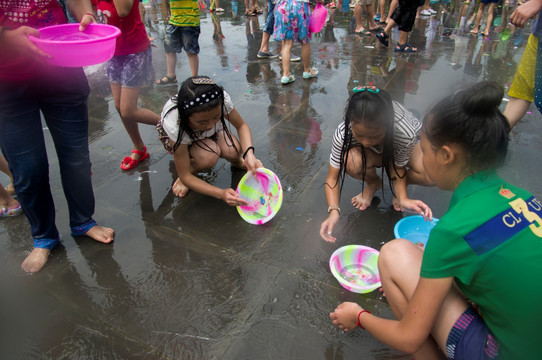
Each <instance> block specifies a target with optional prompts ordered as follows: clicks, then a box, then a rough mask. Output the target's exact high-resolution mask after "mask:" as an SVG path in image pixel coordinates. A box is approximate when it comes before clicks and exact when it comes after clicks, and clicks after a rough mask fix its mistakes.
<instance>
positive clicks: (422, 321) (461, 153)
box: [330, 82, 542, 360]
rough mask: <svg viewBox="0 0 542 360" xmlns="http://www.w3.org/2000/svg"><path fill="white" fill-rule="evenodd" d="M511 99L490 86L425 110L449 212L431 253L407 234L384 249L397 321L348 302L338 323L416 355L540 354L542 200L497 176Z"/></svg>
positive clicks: (429, 168)
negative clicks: (504, 108)
mask: <svg viewBox="0 0 542 360" xmlns="http://www.w3.org/2000/svg"><path fill="white" fill-rule="evenodd" d="M503 95H504V93H503V90H502V88H501V87H500V86H499V85H497V84H495V83H491V82H482V83H479V84H476V85H475V86H473V87H472V88H471V89H468V90H463V91H460V92H457V93H456V94H455V95H453V96H452V97H448V98H446V99H444V100H442V101H441V102H439V103H438V104H437V105H436V106H435V107H434V108H433V109H432V110H431V111H430V112H429V113H428V115H426V118H425V122H424V126H423V129H422V133H421V147H422V151H423V165H424V167H425V170H426V172H427V175H428V176H429V178H430V179H431V180H432V181H433V182H434V183H435V184H436V185H437V186H438V187H439V188H441V189H443V190H452V191H454V194H453V197H452V200H451V204H450V208H449V210H448V212H447V213H446V214H445V215H444V216H443V217H442V218H441V219H440V221H439V223H438V224H437V225H436V226H435V228H434V229H433V231H432V232H431V235H430V237H429V241H428V243H427V246H426V249H425V250H422V249H421V248H420V247H418V246H416V245H414V244H413V243H411V242H410V241H408V240H404V239H396V240H393V241H391V242H389V243H387V244H386V245H384V246H383V247H382V249H381V252H380V257H379V261H378V267H379V271H380V276H381V279H382V286H383V290H384V293H385V294H386V298H387V299H388V302H389V304H390V307H391V310H392V311H393V313H394V315H395V317H396V319H397V320H388V319H383V318H380V317H378V316H375V315H372V314H371V313H370V312H369V311H367V310H364V309H363V308H361V307H360V306H359V305H358V304H355V303H351V302H345V303H342V304H340V305H339V306H338V307H337V308H336V309H335V310H334V311H333V312H332V313H331V314H330V318H331V320H332V322H333V324H335V325H337V326H338V327H339V328H341V329H343V330H345V331H350V330H353V329H355V328H356V327H362V328H364V329H366V330H368V331H369V332H370V333H371V334H372V335H373V336H375V337H376V338H377V339H379V340H380V341H382V342H384V343H386V344H388V345H390V346H392V347H394V348H397V349H399V350H401V351H404V352H407V353H411V354H414V357H415V358H416V359H430V358H431V359H441V358H442V357H443V352H444V353H445V355H446V357H447V358H448V359H469V360H471V359H496V358H499V359H535V358H537V357H538V358H539V356H540V353H539V351H538V342H539V337H540V335H539V332H538V331H537V329H538V328H539V327H540V323H541V322H542V314H540V311H539V304H540V303H542V290H540V287H539V286H537V285H536V283H537V281H536V280H533V279H538V280H539V279H540V278H541V277H542V267H541V266H540V265H539V259H540V257H541V256H542V241H541V240H542V239H541V237H542V231H541V229H540V227H541V224H542V220H541V219H540V215H542V203H541V202H540V201H538V200H537V199H536V198H534V197H533V196H532V195H531V194H529V193H528V192H526V191H524V190H522V189H520V188H517V187H514V186H512V185H510V184H507V183H506V182H505V181H504V180H502V179H500V178H499V177H498V176H497V174H496V172H495V169H496V168H497V167H498V166H499V165H500V164H502V163H503V161H504V159H505V157H506V153H507V147H508V135H509V132H510V125H509V123H508V121H507V119H506V117H505V116H504V115H503V114H502V113H501V111H500V110H499V104H500V102H501V100H502V97H503ZM511 283H513V286H514V287H515V288H518V289H521V292H522V293H521V294H518V292H514V291H511V288H510V286H511V285H510V284H511ZM467 297H468V299H469V300H470V301H467ZM472 302H473V303H475V304H476V305H477V306H476V307H473V306H471V305H470V304H471V303H472ZM480 313H481V314H482V315H483V317H482V316H480Z"/></svg>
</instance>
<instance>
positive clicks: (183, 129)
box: [166, 75, 239, 153]
mask: <svg viewBox="0 0 542 360" xmlns="http://www.w3.org/2000/svg"><path fill="white" fill-rule="evenodd" d="M215 91H217V92H218V94H219V95H218V96H217V97H215V98H213V99H212V100H210V101H208V102H199V99H200V98H202V96H203V97H205V95H206V94H211V93H213V92H215ZM196 99H197V100H198V102H194V100H196ZM172 101H173V103H174V104H175V105H174V106H173V107H172V108H171V109H169V110H168V112H167V113H166V115H167V114H168V113H169V112H170V111H172V110H175V109H177V113H178V114H179V117H178V120H177V123H178V124H179V134H178V135H177V140H175V145H174V146H173V152H175V150H177V148H178V147H179V145H180V144H181V139H182V137H183V134H184V133H186V134H188V137H189V138H190V139H191V140H192V142H193V144H196V145H197V146H199V147H200V148H202V149H204V150H207V151H211V152H214V150H213V149H212V148H210V147H209V146H208V145H206V144H205V143H202V142H201V141H199V140H198V137H197V135H196V133H195V132H194V130H192V128H190V126H189V122H188V120H189V117H190V115H192V114H194V113H197V112H201V111H207V110H211V109H213V108H215V107H217V106H220V111H221V114H220V122H221V123H222V127H223V129H224V130H223V131H224V138H225V139H227V140H229V143H228V141H226V143H228V146H230V144H231V146H233V147H234V148H235V150H236V151H237V152H238V153H239V149H237V147H236V146H235V143H234V141H233V139H232V135H231V132H230V130H229V128H228V126H227V125H226V121H225V120H224V89H223V88H222V87H221V86H219V85H218V84H216V83H215V82H214V81H213V80H212V79H211V78H209V77H208V76H204V75H198V76H192V77H189V78H188V79H186V80H185V81H183V82H182V84H181V87H180V88H179V92H178V93H177V96H174V97H173V98H172ZM192 103H194V104H192Z"/></svg>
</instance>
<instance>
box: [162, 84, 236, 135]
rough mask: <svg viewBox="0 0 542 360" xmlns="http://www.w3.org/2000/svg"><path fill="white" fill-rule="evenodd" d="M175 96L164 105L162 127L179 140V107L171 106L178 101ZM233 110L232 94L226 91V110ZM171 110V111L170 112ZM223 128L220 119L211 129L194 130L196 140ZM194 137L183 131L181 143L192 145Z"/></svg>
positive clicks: (228, 111) (229, 111) (227, 112)
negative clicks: (174, 100) (175, 100)
mask: <svg viewBox="0 0 542 360" xmlns="http://www.w3.org/2000/svg"><path fill="white" fill-rule="evenodd" d="M173 99H174V98H171V99H169V100H168V101H167V102H166V105H164V109H163V110H162V114H161V115H160V117H161V120H160V121H161V123H162V128H163V129H164V131H165V132H166V134H167V135H168V136H169V138H170V139H171V140H172V141H173V142H175V141H177V137H178V135H179V112H178V111H177V109H173V110H171V111H170V109H171V108H173V107H174V106H175V105H176V103H175V102H173ZM232 110H233V103H232V101H231V98H230V95H229V94H228V93H227V92H226V91H224V111H225V112H226V114H229V113H231V112H232ZM168 111H169V113H168ZM221 130H222V123H221V122H220V121H219V122H217V123H216V124H215V126H214V127H213V128H212V129H211V130H209V131H194V134H195V135H196V138H197V139H196V140H203V139H206V138H208V137H211V136H213V135H214V134H216V133H217V132H219V131H221ZM192 142H193V141H192V139H191V138H190V136H188V134H187V133H186V132H183V134H181V144H183V145H190V144H192Z"/></svg>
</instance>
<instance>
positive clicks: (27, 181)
mask: <svg viewBox="0 0 542 360" xmlns="http://www.w3.org/2000/svg"><path fill="white" fill-rule="evenodd" d="M88 94H89V86H88V82H87V79H86V77H85V74H84V72H83V69H81V68H60V67H46V68H44V69H41V70H40V71H39V73H38V74H37V75H35V76H33V77H32V78H31V79H28V80H24V81H20V82H13V83H11V82H6V81H4V80H2V81H0V148H1V150H2V152H3V153H4V156H5V157H6V159H7V161H8V163H9V167H10V170H11V172H12V173H13V185H14V186H15V191H16V192H17V196H18V200H19V202H20V204H21V206H22V208H23V210H24V213H25V215H26V217H27V218H28V221H29V222H30V228H31V232H32V237H33V238H34V247H37V248H45V249H52V248H54V247H55V246H56V245H57V244H58V242H59V234H58V230H57V228H56V225H55V205H54V202H53V197H52V195H51V189H50V185H49V163H48V160H47V153H46V149H45V139H44V136H43V127H42V123H41V116H40V111H41V112H42V113H43V117H44V119H45V122H46V124H47V127H48V129H49V131H50V133H51V136H52V138H53V141H54V145H55V149H56V152H57V156H58V162H59V166H60V175H61V180H62V187H63V189H64V194H65V196H66V199H67V202H68V209H69V214H70V226H71V230H72V235H75V236H77V235H84V234H85V233H86V232H87V231H88V230H89V229H90V228H91V227H92V226H94V225H96V223H95V222H94V220H93V219H92V215H93V213H94V193H93V191H92V181H91V178H90V175H91V173H90V172H91V169H90V157H89V150H88V112H87V97H88Z"/></svg>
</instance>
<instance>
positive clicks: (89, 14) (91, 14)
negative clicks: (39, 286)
mask: <svg viewBox="0 0 542 360" xmlns="http://www.w3.org/2000/svg"><path fill="white" fill-rule="evenodd" d="M85 15H88V16H92V17H93V18H94V20H96V16H94V14H93V13H84V14H83V16H85Z"/></svg>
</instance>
